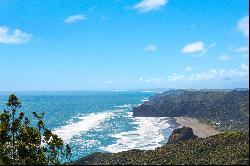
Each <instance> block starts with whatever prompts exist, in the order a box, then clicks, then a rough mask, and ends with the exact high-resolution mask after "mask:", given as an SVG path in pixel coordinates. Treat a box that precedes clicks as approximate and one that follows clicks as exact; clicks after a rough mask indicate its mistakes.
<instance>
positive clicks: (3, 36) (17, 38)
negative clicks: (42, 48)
mask: <svg viewBox="0 0 250 166" xmlns="http://www.w3.org/2000/svg"><path fill="white" fill-rule="evenodd" d="M30 39H31V34H27V33H24V32H22V31H21V30H19V29H16V30H13V31H12V30H10V29H9V28H8V27H6V26H1V27H0V43H2V44H22V43H27V42H29V41H30Z"/></svg>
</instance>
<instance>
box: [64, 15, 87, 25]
mask: <svg viewBox="0 0 250 166" xmlns="http://www.w3.org/2000/svg"><path fill="white" fill-rule="evenodd" d="M84 19H86V17H85V16H84V15H81V14H79V15H75V16H69V17H67V18H66V19H65V20H64V22H65V23H73V22H76V21H80V20H84Z"/></svg>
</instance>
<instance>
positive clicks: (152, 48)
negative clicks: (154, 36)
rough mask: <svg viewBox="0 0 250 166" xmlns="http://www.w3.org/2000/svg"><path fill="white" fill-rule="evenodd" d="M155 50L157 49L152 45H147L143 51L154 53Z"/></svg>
mask: <svg viewBox="0 0 250 166" xmlns="http://www.w3.org/2000/svg"><path fill="white" fill-rule="evenodd" d="M156 49H157V47H156V46H155V45H153V44H151V45H148V46H147V47H145V51H155V50H156Z"/></svg>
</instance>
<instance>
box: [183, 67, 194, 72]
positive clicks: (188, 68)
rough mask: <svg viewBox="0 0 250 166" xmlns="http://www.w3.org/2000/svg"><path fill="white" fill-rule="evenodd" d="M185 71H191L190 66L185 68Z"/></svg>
mask: <svg viewBox="0 0 250 166" xmlns="http://www.w3.org/2000/svg"><path fill="white" fill-rule="evenodd" d="M185 70H186V71H191V70H193V67H192V66H187V67H186V69H185Z"/></svg>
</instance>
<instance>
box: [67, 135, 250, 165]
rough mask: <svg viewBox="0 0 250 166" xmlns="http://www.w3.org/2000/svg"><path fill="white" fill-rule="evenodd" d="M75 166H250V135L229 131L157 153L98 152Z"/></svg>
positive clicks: (133, 151) (174, 145) (180, 144)
mask: <svg viewBox="0 0 250 166" xmlns="http://www.w3.org/2000/svg"><path fill="white" fill-rule="evenodd" d="M71 164H75V165H103V164H105V165H124V164H126V165H127V164H133V165H135V164H139V165H145V164H146V165H149V164H152V165H156V164H161V165H170V164H189V165H190V164H195V165H198V164H216V165H228V164H232V165H234V164H237V165H238V164H244V165H245V164H249V137H248V133H247V132H225V133H222V134H218V135H214V136H210V137H207V138H198V139H195V140H188V141H182V142H178V143H175V144H172V143H168V144H166V145H164V146H162V147H159V148H156V149H155V150H149V151H142V150H130V151H125V152H120V153H114V154H110V153H107V154H103V153H94V154H91V155H88V156H86V157H84V158H81V159H79V160H77V161H74V162H72V163H71Z"/></svg>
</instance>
